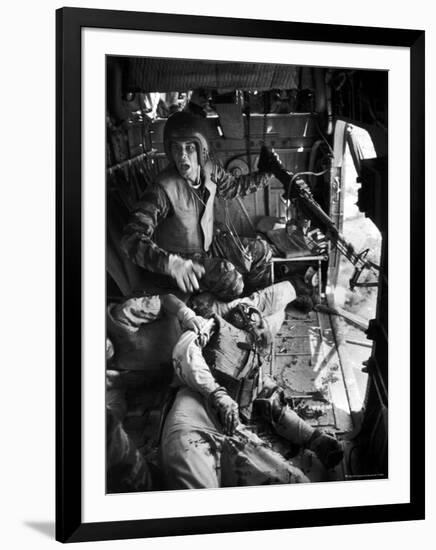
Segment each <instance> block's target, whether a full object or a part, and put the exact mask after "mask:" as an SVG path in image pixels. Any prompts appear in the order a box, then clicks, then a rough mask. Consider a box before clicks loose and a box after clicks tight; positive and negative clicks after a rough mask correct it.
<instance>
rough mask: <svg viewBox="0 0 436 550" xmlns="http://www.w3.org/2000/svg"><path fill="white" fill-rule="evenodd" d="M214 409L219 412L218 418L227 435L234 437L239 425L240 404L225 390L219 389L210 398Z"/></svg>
mask: <svg viewBox="0 0 436 550" xmlns="http://www.w3.org/2000/svg"><path fill="white" fill-rule="evenodd" d="M209 399H210V403H211V405H212V407H213V408H214V409H215V410H216V411H217V413H218V418H219V420H220V422H221V424H222V427H223V431H224V433H225V434H226V435H233V434H234V433H235V430H236V428H237V426H238V424H239V407H238V404H237V403H236V402H235V401H234V400H233V399H232V398H231V397H230V395H229V394H228V393H227V392H226V390H225V388H221V387H220V388H218V389H216V390H215V391H214V392H213V393H211V394H210V396H209Z"/></svg>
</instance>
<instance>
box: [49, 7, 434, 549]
mask: <svg viewBox="0 0 436 550" xmlns="http://www.w3.org/2000/svg"><path fill="white" fill-rule="evenodd" d="M56 46H57V506H56V509H57V520H56V528H57V534H56V538H57V539H58V540H60V541H62V542H74V541H89V540H104V539H115V538H120V539H123V538H137V537H155V536H171V535H183V534H195V533H213V532H225V531H247V530H259V529H261V530H264V529H277V528H290V527H303V526H318V525H332V524H350V523H363V522H381V521H400V520H409V519H423V518H424V423H423V419H424V397H423V392H422V391H421V389H420V388H421V385H423V384H424V336H423V335H424V330H423V328H424V327H423V324H424V306H423V304H424V298H423V296H422V292H423V290H422V284H421V282H418V281H421V278H422V275H421V273H422V271H421V269H420V266H422V264H423V258H424V204H423V198H422V197H423V196H424V192H423V191H424V32H423V31H412V30H402V29H384V28H366V27H348V26H337V25H320V24H307V23H304V24H303V23H291V22H283V21H267V22H266V21H260V20H244V19H230V18H214V17H199V16H182V15H169V14H158V13H135V12H123V11H106V10H87V9H77V8H63V9H60V10H58V11H57V45H56ZM418 289H419V290H420V294H419V297H418V293H417V291H418Z"/></svg>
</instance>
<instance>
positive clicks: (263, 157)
mask: <svg viewBox="0 0 436 550" xmlns="http://www.w3.org/2000/svg"><path fill="white" fill-rule="evenodd" d="M257 169H258V171H259V172H266V173H268V174H273V176H275V177H276V178H277V179H278V180H279V181H280V183H281V184H282V185H283V187H284V188H285V193H286V194H287V193H288V188H289V186H290V181H291V176H292V174H291V173H290V172H288V171H287V170H286V169H285V167H284V166H283V163H282V161H281V160H280V158H279V156H278V155H277V153H275V152H274V149H268V147H266V146H265V145H262V147H261V149H260V155H259V162H258V164H257Z"/></svg>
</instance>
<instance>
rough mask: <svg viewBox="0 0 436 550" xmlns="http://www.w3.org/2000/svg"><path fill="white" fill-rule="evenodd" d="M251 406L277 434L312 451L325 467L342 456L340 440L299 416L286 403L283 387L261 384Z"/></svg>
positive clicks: (336, 461) (331, 464)
mask: <svg viewBox="0 0 436 550" xmlns="http://www.w3.org/2000/svg"><path fill="white" fill-rule="evenodd" d="M254 406H255V411H256V412H257V414H259V416H261V417H262V418H264V419H265V420H268V421H269V422H270V423H271V425H272V426H273V428H274V430H275V431H276V433H277V434H278V435H280V436H281V437H284V438H285V439H287V440H288V441H290V442H291V443H294V444H296V445H299V446H301V447H304V448H306V449H309V450H311V451H313V452H314V453H315V455H316V456H317V457H318V459H319V460H320V462H321V463H322V465H323V466H324V467H325V468H326V469H330V468H333V467H334V466H336V465H337V464H338V463H339V462H340V461H341V460H342V457H343V450H342V446H341V444H340V442H339V441H337V439H336V438H335V437H334V436H332V435H329V434H327V433H325V432H322V431H321V430H319V429H317V428H316V429H315V428H313V427H312V426H311V425H310V424H308V423H307V422H305V421H304V420H303V419H302V418H300V417H299V416H298V414H297V413H296V412H295V411H293V410H292V409H291V408H290V407H289V406H288V405H287V404H286V401H285V399H284V396H283V390H281V389H280V388H278V387H277V386H276V387H266V388H264V389H263V390H262V391H261V393H260V394H259V397H258V398H257V399H256V400H255V401H254Z"/></svg>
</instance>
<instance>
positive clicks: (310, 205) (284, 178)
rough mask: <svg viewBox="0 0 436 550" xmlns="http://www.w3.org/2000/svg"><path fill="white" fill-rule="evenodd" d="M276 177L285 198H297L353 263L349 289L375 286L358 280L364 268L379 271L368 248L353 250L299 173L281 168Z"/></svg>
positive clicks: (328, 237)
mask: <svg viewBox="0 0 436 550" xmlns="http://www.w3.org/2000/svg"><path fill="white" fill-rule="evenodd" d="M276 177H277V178H278V179H279V181H280V182H281V183H282V184H283V186H284V188H285V190H286V191H285V198H286V200H287V201H289V200H290V199H291V198H292V199H298V201H299V202H300V203H301V205H302V206H303V208H305V209H306V210H308V211H309V212H310V214H311V217H312V218H313V219H314V220H316V222H318V223H319V224H321V225H322V226H323V228H324V230H325V233H326V238H327V239H328V240H329V241H330V242H331V243H332V245H333V246H334V247H335V248H337V249H338V250H339V252H340V253H341V254H343V255H344V256H345V257H346V258H347V259H348V260H349V261H350V262H351V263H352V264H353V265H354V272H353V276H352V277H351V279H350V289H351V290H353V289H354V288H355V287H371V286H377V285H378V283H377V282H363V283H360V282H359V279H360V276H361V275H362V272H363V271H364V270H366V269H370V270H372V271H377V272H379V271H380V266H378V265H376V264H375V263H374V262H372V261H371V260H368V258H367V256H368V252H369V249H365V250H363V251H362V252H359V253H357V252H356V251H355V250H354V246H353V245H352V244H351V243H350V242H348V241H347V239H346V238H345V237H344V236H343V235H342V234H341V233H340V232H339V230H338V228H337V227H336V226H335V224H334V222H333V220H332V219H331V218H330V217H329V216H328V215H327V214H326V213H325V212H324V210H323V209H322V208H321V206H320V205H319V204H318V203H317V202H316V200H315V199H314V198H313V195H312V192H311V190H310V188H309V186H308V185H307V184H306V182H305V181H304V180H303V178H301V177H300V176H299V174H295V175H294V174H292V173H291V172H287V171H286V170H281V171H280V174H277V175H276Z"/></svg>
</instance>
